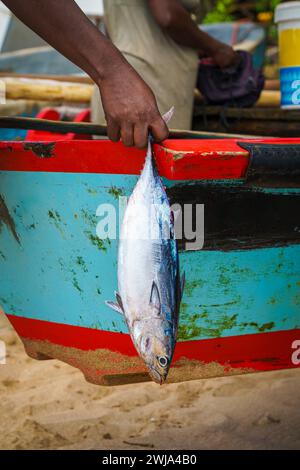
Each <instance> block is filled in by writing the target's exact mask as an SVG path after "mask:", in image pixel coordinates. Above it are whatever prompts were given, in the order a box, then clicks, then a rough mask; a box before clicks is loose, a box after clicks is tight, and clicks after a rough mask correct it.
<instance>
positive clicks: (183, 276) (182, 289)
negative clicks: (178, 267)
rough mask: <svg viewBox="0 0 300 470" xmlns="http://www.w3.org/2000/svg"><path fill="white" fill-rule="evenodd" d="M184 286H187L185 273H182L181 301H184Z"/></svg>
mask: <svg viewBox="0 0 300 470" xmlns="http://www.w3.org/2000/svg"><path fill="white" fill-rule="evenodd" d="M184 286H185V272H183V273H182V276H181V278H180V300H181V299H182V296H183V291H184Z"/></svg>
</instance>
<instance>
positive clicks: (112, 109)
mask: <svg viewBox="0 0 300 470" xmlns="http://www.w3.org/2000/svg"><path fill="white" fill-rule="evenodd" d="M3 3H4V4H5V5H6V6H7V7H8V8H9V9H10V10H11V11H12V12H13V13H14V14H15V15H16V16H17V17H18V18H19V19H20V20H21V21H23V22H24V23H25V24H26V25H27V26H29V28H31V29H32V30H33V31H35V32H36V33H37V34H38V35H39V36H41V37H42V38H43V39H44V40H45V41H47V42H48V43H49V44H50V45H51V46H53V47H54V48H55V49H57V50H58V51H59V52H60V53H61V54H63V55H64V56H65V57H67V58H68V59H69V60H71V61H72V62H73V63H74V64H76V65H78V66H79V67H80V68H81V69H82V70H84V71H85V72H86V73H87V74H88V75H89V76H90V77H91V78H92V79H93V80H94V82H95V83H96V85H98V87H99V90H100V95H101V99H102V104H103V108H104V112H105V116H106V120H107V127H108V136H109V138H110V139H111V140H113V141H118V140H119V139H120V137H121V138H122V141H123V143H124V144H125V145H127V146H131V145H136V146H137V147H145V146H146V144H147V136H148V132H149V131H151V132H152V134H153V136H154V138H155V140H157V141H161V140H163V139H165V138H167V136H168V129H167V126H166V124H165V123H164V121H163V119H162V117H161V115H160V113H159V111H158V108H157V104H156V100H155V97H154V94H153V92H152V90H151V89H150V88H149V87H148V86H147V85H146V83H145V82H144V81H143V80H142V78H141V77H140V76H139V75H138V73H137V72H136V71H135V70H134V69H133V67H131V65H130V64H129V63H128V62H127V61H126V59H125V58H124V57H123V55H122V54H121V52H120V51H119V50H118V49H117V48H116V47H115V46H114V45H113V44H112V42H111V41H110V40H109V39H108V38H106V37H105V36H104V35H103V34H102V33H101V32H100V31H99V30H98V29H97V28H96V27H95V26H94V25H93V23H92V22H91V21H90V20H89V19H88V18H87V17H86V15H85V14H84V13H83V12H82V10H81V9H80V8H79V7H78V5H77V4H76V2H75V1H74V0H47V1H41V0H26V1H24V0H4V1H3Z"/></svg>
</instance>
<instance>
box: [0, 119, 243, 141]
mask: <svg viewBox="0 0 300 470" xmlns="http://www.w3.org/2000/svg"><path fill="white" fill-rule="evenodd" d="M0 128H5V129H26V130H43V131H49V132H59V133H62V134H66V133H68V132H74V133H76V134H88V135H99V136H106V135H107V127H106V126H102V125H99V124H92V123H76V122H64V121H50V120H47V119H36V118H22V117H10V116H3V117H0ZM169 137H170V138H178V139H193V138H194V139H196V138H202V139H203V138H207V139H209V138H214V139H217V138H228V137H229V136H228V133H214V132H201V131H188V130H179V129H171V130H170V134H169ZM231 137H235V138H252V136H249V135H241V134H235V135H231Z"/></svg>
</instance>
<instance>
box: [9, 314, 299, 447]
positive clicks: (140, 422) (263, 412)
mask: <svg viewBox="0 0 300 470" xmlns="http://www.w3.org/2000/svg"><path fill="white" fill-rule="evenodd" d="M0 339H1V340H3V341H5V342H6V345H7V363H6V365H0V416H1V419H0V436H1V437H0V449H300V393H299V391H300V369H297V370H296V369H294V370H286V371H276V372H268V373H260V374H248V375H243V376H233V377H228V378H217V379H209V380H204V379H203V380H197V381H191V382H184V383H180V384H171V385H165V386H162V387H160V386H159V385H156V384H154V383H143V384H135V385H125V386H124V385H123V386H117V387H102V386H96V385H91V384H88V383H87V382H85V380H84V378H83V376H82V374H81V373H80V372H79V371H78V370H76V369H74V368H72V367H70V366H68V365H66V364H64V363H62V362H59V361H55V360H51V361H41V362H39V361H35V360H33V359H30V358H29V357H27V356H26V354H25V353H24V349H23V346H22V343H21V342H20V340H19V339H18V337H17V335H16V333H15V332H14V331H13V330H12V328H11V327H10V325H9V323H8V321H7V320H6V318H5V317H4V315H0Z"/></svg>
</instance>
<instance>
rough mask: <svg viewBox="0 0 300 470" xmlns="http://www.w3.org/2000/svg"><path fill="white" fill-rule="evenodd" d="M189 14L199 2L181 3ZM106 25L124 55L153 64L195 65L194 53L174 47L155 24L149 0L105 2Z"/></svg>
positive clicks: (196, 0) (186, 0) (110, 0)
mask: <svg viewBox="0 0 300 470" xmlns="http://www.w3.org/2000/svg"><path fill="white" fill-rule="evenodd" d="M181 3H182V4H183V6H184V7H185V8H186V9H187V10H188V11H190V12H192V11H193V10H194V9H195V8H196V7H197V6H198V5H199V0H181ZM104 12H105V24H106V29H107V32H108V35H109V37H110V39H111V40H112V42H113V43H114V44H115V45H116V46H117V47H118V49H119V50H121V51H122V52H123V53H126V54H131V55H134V56H137V57H139V58H140V59H142V60H145V61H147V62H150V63H151V62H152V63H157V62H159V63H161V64H163V63H164V61H167V62H169V61H170V60H175V61H176V62H177V61H178V63H179V62H182V61H183V63H185V65H188V64H189V63H191V65H193V66H194V65H195V64H196V62H197V54H196V51H195V50H193V49H190V48H187V47H184V46H180V45H179V44H177V43H175V42H174V41H173V40H172V39H171V38H170V37H169V36H168V35H166V34H165V33H164V32H163V31H162V30H161V28H160V27H159V25H158V24H157V23H156V21H155V19H154V17H153V15H152V13H151V11H150V8H149V4H148V0H104Z"/></svg>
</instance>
